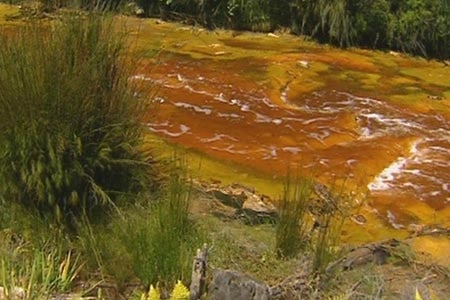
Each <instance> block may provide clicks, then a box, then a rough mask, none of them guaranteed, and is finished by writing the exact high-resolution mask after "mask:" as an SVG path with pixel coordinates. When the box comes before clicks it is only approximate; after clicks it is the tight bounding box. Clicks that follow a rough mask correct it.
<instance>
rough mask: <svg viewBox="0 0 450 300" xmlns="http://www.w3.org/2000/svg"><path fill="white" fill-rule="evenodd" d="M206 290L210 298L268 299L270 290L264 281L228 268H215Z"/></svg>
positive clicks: (228, 299) (218, 299)
mask: <svg viewBox="0 0 450 300" xmlns="http://www.w3.org/2000/svg"><path fill="white" fill-rule="evenodd" d="M208 290H209V292H208V294H209V299H211V300H252V299H254V300H268V299H270V290H269V287H268V286H267V285H266V284H265V283H263V282H261V281H258V280H256V279H253V278H251V277H250V276H248V275H245V274H242V273H239V272H235V271H230V270H215V271H214V274H213V280H212V282H211V284H210V286H209V289H208Z"/></svg>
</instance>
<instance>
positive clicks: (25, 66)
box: [0, 14, 152, 221]
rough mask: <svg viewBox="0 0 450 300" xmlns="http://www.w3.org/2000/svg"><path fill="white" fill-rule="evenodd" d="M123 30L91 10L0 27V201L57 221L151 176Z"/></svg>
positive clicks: (90, 209)
mask: <svg viewBox="0 0 450 300" xmlns="http://www.w3.org/2000/svg"><path fill="white" fill-rule="evenodd" d="M125 45H126V43H125V40H124V39H123V36H122V35H120V34H119V33H117V32H116V31H115V30H114V24H113V22H112V20H108V19H106V18H105V17H101V16H98V15H94V14H91V15H89V16H87V17H84V18H80V17H67V18H66V19H64V20H62V21H60V22H55V23H52V24H51V25H50V26H49V25H48V24H47V25H46V26H44V25H43V24H38V23H31V24H29V25H26V26H24V27H21V28H17V33H16V34H14V35H12V36H11V35H6V34H0V145H1V147H0V182H2V184H1V185H0V200H1V201H3V202H11V201H15V202H18V203H21V204H24V205H25V206H31V207H35V208H38V209H39V210H40V212H42V213H44V214H49V215H52V216H55V218H56V219H57V220H59V221H67V220H70V219H71V218H72V217H73V216H77V215H80V214H81V213H82V212H83V213H84V212H86V213H87V214H88V215H93V214H95V213H96V212H97V211H98V210H99V209H100V208H101V207H104V206H111V205H113V204H114V203H115V202H116V201H117V200H118V199H119V198H120V197H121V196H123V195H128V196H132V195H136V194H137V193H139V192H142V191H143V190H145V189H147V188H148V186H149V185H150V184H151V182H152V177H151V174H150V171H149V170H150V163H149V162H150V158H149V155H148V154H146V153H144V152H143V151H142V149H143V148H142V147H141V141H142V139H141V135H142V127H141V125H140V123H139V118H140V117H141V113H142V112H143V105H145V104H144V103H143V102H140V101H137V100H136V99H134V98H133V96H132V91H131V88H132V87H131V86H130V84H131V83H130V81H129V80H128V78H129V75H130V74H131V69H130V68H129V67H128V65H127V64H125V55H124V54H125V52H126V50H127V48H126V46H125Z"/></svg>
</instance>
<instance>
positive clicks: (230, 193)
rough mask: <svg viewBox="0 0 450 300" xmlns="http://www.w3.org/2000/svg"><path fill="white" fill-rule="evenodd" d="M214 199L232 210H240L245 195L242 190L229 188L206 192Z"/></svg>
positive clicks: (245, 197) (213, 189)
mask: <svg viewBox="0 0 450 300" xmlns="http://www.w3.org/2000/svg"><path fill="white" fill-rule="evenodd" d="M207 192H208V193H209V194H211V195H212V196H213V197H214V198H216V199H217V200H219V201H220V202H221V203H223V204H225V205H227V206H231V207H234V208H242V205H243V204H244V201H245V200H246V199H247V195H246V194H245V193H244V192H243V191H242V190H235V189H231V188H227V187H225V188H212V189H209V190H207Z"/></svg>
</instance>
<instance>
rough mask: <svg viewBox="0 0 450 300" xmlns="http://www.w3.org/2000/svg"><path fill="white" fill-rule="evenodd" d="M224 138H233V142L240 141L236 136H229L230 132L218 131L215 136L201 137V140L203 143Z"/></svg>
mask: <svg viewBox="0 0 450 300" xmlns="http://www.w3.org/2000/svg"><path fill="white" fill-rule="evenodd" d="M223 139H228V140H231V141H233V142H237V141H238V139H236V138H234V137H232V136H229V135H228V134H218V133H216V134H214V136H213V137H211V138H203V139H200V141H201V142H203V143H211V142H215V141H220V140H223Z"/></svg>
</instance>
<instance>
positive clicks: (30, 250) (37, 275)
mask: <svg viewBox="0 0 450 300" xmlns="http://www.w3.org/2000/svg"><path fill="white" fill-rule="evenodd" d="M0 235H1V237H2V240H3V242H2V244H1V247H0V286H2V287H4V289H5V291H4V292H6V294H9V295H10V296H12V294H14V293H15V294H16V296H17V297H18V296H19V295H17V294H18V293H22V294H23V295H24V297H23V298H24V299H36V298H39V299H42V297H44V295H46V296H47V297H49V296H50V295H49V293H51V292H64V291H67V290H68V289H69V288H70V287H71V285H72V283H73V281H74V280H75V278H76V276H77V275H78V274H79V273H80V270H81V268H82V266H83V264H81V263H80V259H79V256H78V255H75V254H74V253H73V252H72V251H67V252H65V250H64V249H63V247H61V246H55V245H54V244H53V241H51V240H47V241H45V242H44V243H43V244H42V245H41V247H39V248H35V247H32V244H30V243H28V242H26V241H23V240H18V239H17V236H11V235H10V236H8V234H7V232H6V231H3V232H1V234H0ZM12 298H14V297H12Z"/></svg>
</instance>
